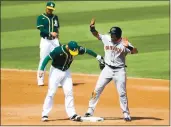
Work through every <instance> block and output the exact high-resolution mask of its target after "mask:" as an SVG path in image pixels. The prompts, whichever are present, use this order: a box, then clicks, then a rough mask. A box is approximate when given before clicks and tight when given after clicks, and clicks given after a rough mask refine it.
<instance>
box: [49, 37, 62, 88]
mask: <svg viewBox="0 0 171 127" xmlns="http://www.w3.org/2000/svg"><path fill="white" fill-rule="evenodd" d="M50 43H51V51H52V50H53V49H54V48H56V47H58V46H60V43H59V39H58V38H55V39H54V40H50ZM58 88H62V85H61V84H58Z"/></svg>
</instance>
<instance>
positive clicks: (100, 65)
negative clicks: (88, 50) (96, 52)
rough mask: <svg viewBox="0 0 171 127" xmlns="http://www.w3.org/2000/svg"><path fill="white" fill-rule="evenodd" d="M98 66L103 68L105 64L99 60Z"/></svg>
mask: <svg viewBox="0 0 171 127" xmlns="http://www.w3.org/2000/svg"><path fill="white" fill-rule="evenodd" d="M99 67H100V70H103V68H104V67H105V64H104V63H100V62H99Z"/></svg>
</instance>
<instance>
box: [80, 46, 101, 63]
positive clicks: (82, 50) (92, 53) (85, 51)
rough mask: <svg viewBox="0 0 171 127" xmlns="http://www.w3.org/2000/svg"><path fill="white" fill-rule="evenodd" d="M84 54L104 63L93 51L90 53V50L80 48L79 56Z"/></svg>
mask: <svg viewBox="0 0 171 127" xmlns="http://www.w3.org/2000/svg"><path fill="white" fill-rule="evenodd" d="M84 53H87V54H89V55H90V56H93V57H95V58H96V59H97V60H98V61H99V62H100V63H104V60H103V57H102V56H100V55H98V54H96V53H95V52H94V51H92V50H90V49H87V48H84V47H82V46H80V47H79V54H80V55H82V54H84Z"/></svg>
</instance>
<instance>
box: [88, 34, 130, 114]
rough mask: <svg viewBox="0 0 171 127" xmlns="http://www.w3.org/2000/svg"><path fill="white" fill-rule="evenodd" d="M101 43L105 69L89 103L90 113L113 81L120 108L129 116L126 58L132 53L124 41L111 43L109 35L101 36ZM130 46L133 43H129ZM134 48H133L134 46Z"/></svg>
mask: <svg viewBox="0 0 171 127" xmlns="http://www.w3.org/2000/svg"><path fill="white" fill-rule="evenodd" d="M99 37H100V39H101V41H102V42H103V44H104V51H105V57H104V59H105V63H106V65H105V68H104V69H103V70H102V71H101V73H100V76H99V79H98V81H97V84H96V87H95V90H94V92H93V93H92V97H91V99H90V101H89V108H88V111H87V112H88V113H90V114H92V115H93V113H94V109H95V106H96V104H97V102H98V100H99V97H100V94H101V93H102V91H103V89H104V88H105V86H106V85H107V84H108V83H109V82H110V81H111V80H112V79H113V81H114V83H115V85H116V87H117V91H118V94H119V98H120V107H121V109H122V111H123V113H124V112H125V113H128V114H129V109H128V101H127V95H126V70H125V57H126V55H127V54H128V53H130V52H131V51H130V50H129V49H127V48H126V47H125V46H124V45H123V39H121V41H120V42H117V43H113V42H111V37H110V36H109V35H102V34H99ZM129 45H130V46H132V45H131V43H129ZM132 47H133V46H132Z"/></svg>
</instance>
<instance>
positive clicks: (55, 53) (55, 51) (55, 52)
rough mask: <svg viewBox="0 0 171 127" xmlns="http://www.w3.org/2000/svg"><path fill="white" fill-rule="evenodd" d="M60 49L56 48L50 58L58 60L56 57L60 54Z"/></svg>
mask: <svg viewBox="0 0 171 127" xmlns="http://www.w3.org/2000/svg"><path fill="white" fill-rule="evenodd" d="M58 50H59V47H56V48H55V49H54V50H52V51H51V52H50V54H49V57H50V58H51V59H52V60H54V59H55V58H56V56H57V55H58V54H59V53H58Z"/></svg>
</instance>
